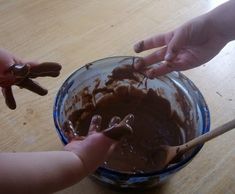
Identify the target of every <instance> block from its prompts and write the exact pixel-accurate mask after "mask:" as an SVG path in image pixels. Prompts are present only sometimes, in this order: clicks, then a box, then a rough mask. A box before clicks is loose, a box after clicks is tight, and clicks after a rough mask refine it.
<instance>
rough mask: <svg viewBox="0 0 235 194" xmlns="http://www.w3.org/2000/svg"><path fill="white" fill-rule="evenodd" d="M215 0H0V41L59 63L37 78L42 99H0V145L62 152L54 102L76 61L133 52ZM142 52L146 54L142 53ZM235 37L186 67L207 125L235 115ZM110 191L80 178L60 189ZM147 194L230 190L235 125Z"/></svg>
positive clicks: (19, 94) (234, 182) (86, 193)
mask: <svg viewBox="0 0 235 194" xmlns="http://www.w3.org/2000/svg"><path fill="white" fill-rule="evenodd" d="M222 2H223V1H220V0H206V1H205V0H197V1H195V0H177V1H172V0H122V1H120V0H111V1H110V0H102V1H98V0H97V1H95V0H67V1H63V0H53V1H49V0H38V1H33V0H18V1H16V0H0V46H1V47H3V48H6V49H8V50H10V51H12V52H13V53H15V54H16V55H18V56H20V57H22V58H24V59H29V60H38V61H41V62H42V61H57V62H59V63H61V64H62V65H63V70H62V73H61V76H60V77H59V78H53V79H51V78H44V79H38V81H39V82H40V83H41V84H42V85H44V86H46V87H47V88H48V89H49V94H48V95H47V96H45V97H40V96H37V95H35V94H33V93H31V92H29V91H25V90H21V89H19V88H17V87H15V88H14V95H15V98H16V100H17V109H16V110H14V111H11V110H9V109H8V108H7V107H6V105H5V104H4V100H3V97H2V98H1V99H0V107H1V114H0V120H1V124H0V134H1V136H0V149H1V151H2V152H3V151H11V152H20V151H43V150H44V151H45V150H61V149H62V144H61V142H60V140H59V138H58V136H57V134H56V132H55V127H54V123H53V118H52V107H53V102H54V98H55V95H56V92H57V91H58V88H59V87H60V85H61V84H62V82H63V81H64V80H65V79H66V77H67V76H68V75H69V74H70V73H71V72H73V71H74V70H76V69H77V68H79V67H80V66H81V65H83V64H85V63H88V62H91V61H93V60H96V59H100V58H104V57H108V56H114V55H134V52H133V50H132V46H133V44H134V43H135V42H137V41H138V40H141V39H143V38H145V37H148V36H151V35H154V34H157V33H161V32H166V31H168V30H171V29H173V28H174V27H177V26H178V25H180V24H182V23H183V22H185V21H187V20H189V19H191V18H193V17H196V16H198V15H200V14H202V13H205V12H207V11H209V10H211V9H212V8H214V7H215V6H217V5H219V4H221V3H222ZM145 54H146V53H145ZM234 56H235V43H234V42H231V43H229V44H228V45H227V46H226V47H225V48H224V49H223V50H222V51H221V52H220V54H219V55H217V56H216V57H215V58H214V59H213V60H211V61H210V62H208V63H207V64H205V65H203V66H201V67H199V68H196V69H193V70H189V71H185V72H184V73H185V74H186V75H187V76H188V77H189V78H190V79H191V80H193V82H194V83H195V84H196V86H197V87H198V88H199V89H200V90H201V92H202V94H203V95H204V97H205V99H206V101H207V103H208V106H209V109H210V112H211V126H212V128H213V127H216V126H218V125H220V124H222V123H223V122H226V121H228V120H230V119H232V118H234V115H235V58H234ZM66 193H68V194H73V193H74V194H75V193H83V194H91V193H96V194H106V193H109V194H115V193H117V192H115V191H111V190H109V189H107V188H105V187H103V186H100V185H97V184H96V183H94V182H92V181H91V180H90V179H88V178H86V179H84V180H83V181H81V182H80V183H78V184H76V185H74V186H73V187H71V188H68V189H66V190H64V191H60V192H58V194H66ZM143 193H144V192H143ZM146 193H150V194H158V193H163V194H166V193H197V194H205V193H213V194H216V193H221V194H224V193H226V194H232V193H235V131H231V132H228V133H227V134H224V135H223V136H221V137H218V138H217V139H215V140H212V141H210V142H208V143H207V144H206V145H205V146H204V147H203V149H202V150H201V151H200V153H199V154H198V155H197V156H196V158H195V159H194V160H193V161H192V162H191V163H190V164H189V165H188V166H187V167H185V168H184V169H183V170H181V171H180V172H179V173H177V174H176V175H175V176H173V177H172V178H171V179H170V180H169V181H168V182H167V183H166V184H165V185H163V186H161V187H159V188H156V189H154V190H151V191H148V192H146Z"/></svg>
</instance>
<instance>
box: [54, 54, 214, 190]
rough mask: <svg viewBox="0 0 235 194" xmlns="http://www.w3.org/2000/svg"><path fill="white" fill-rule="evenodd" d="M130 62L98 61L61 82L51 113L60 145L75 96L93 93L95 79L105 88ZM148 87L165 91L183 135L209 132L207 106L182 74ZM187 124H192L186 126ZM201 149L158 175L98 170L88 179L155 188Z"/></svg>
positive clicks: (76, 105)
mask: <svg viewBox="0 0 235 194" xmlns="http://www.w3.org/2000/svg"><path fill="white" fill-rule="evenodd" d="M133 59H134V57H123V56H120V57H119V56H118V57H110V58H105V59H101V60H98V61H95V62H92V63H89V64H87V65H84V66H83V67H81V68H79V69H78V70H76V71H75V72H73V73H72V74H71V75H70V76H69V77H68V78H67V79H66V80H65V81H64V83H63V85H62V86H61V88H60V89H59V91H58V93H57V96H56V99H55V104H54V110H53V116H54V123H55V127H56V130H57V132H58V135H59V137H60V139H61V141H62V142H63V144H67V143H68V140H67V138H66V136H65V135H64V134H63V131H62V126H63V123H64V122H65V121H66V120H67V119H68V116H69V115H70V114H71V112H73V111H74V110H77V109H79V108H80V106H81V105H80V104H79V102H78V103H74V98H76V94H78V92H79V91H81V89H83V88H84V87H86V86H89V87H90V88H91V89H92V87H93V86H94V80H95V79H97V78H99V79H100V80H101V85H102V83H103V84H104V83H105V79H106V78H107V75H110V73H111V72H112V70H113V68H114V67H117V66H118V65H122V64H131V63H132V62H133ZM102 81H103V82H102ZM148 87H152V88H154V89H156V88H160V89H162V90H164V92H163V95H164V96H163V97H164V98H166V99H168V100H169V101H170V103H171V107H172V109H174V110H175V111H176V112H177V113H178V115H179V117H180V118H181V119H182V120H184V121H186V122H185V123H188V125H187V126H186V127H185V129H183V130H185V132H186V133H187V132H188V131H189V130H190V128H193V129H194V135H193V137H196V136H199V135H201V134H204V133H206V132H208V131H209V128H210V114H209V110H208V107H207V105H206V102H205V100H204V98H203V96H202V94H201V92H200V91H199V90H198V88H197V87H196V86H195V85H194V84H193V83H192V81H190V80H189V79H188V78H187V77H185V76H184V75H183V74H182V73H178V72H173V73H170V74H167V75H165V76H162V77H160V78H158V79H153V80H149V82H148ZM177 96H181V97H182V96H183V99H184V103H182V102H181V103H180V102H179V100H177ZM187 121H188V122H187ZM189 121H190V123H191V124H189ZM193 137H191V138H193ZM202 146H203V145H201V146H198V147H196V148H194V149H192V151H190V152H189V153H187V155H185V157H184V158H183V159H182V160H181V161H180V162H178V163H175V164H172V165H170V166H168V167H167V168H166V169H164V170H161V171H152V172H149V173H125V172H119V171H115V170H114V169H108V168H105V167H103V166H101V167H99V168H98V169H97V170H96V171H95V172H94V173H93V174H92V175H91V176H92V177H93V178H95V179H96V180H98V181H99V182H101V183H104V184H106V185H108V186H112V187H115V188H120V189H125V188H128V189H146V188H150V187H154V186H157V185H159V184H160V183H163V182H164V181H165V180H167V179H168V178H169V177H170V176H171V175H173V174H174V173H176V172H177V171H179V170H180V169H182V168H183V167H185V166H186V165H187V164H188V163H189V162H190V161H191V160H192V159H193V158H194V157H195V156H196V154H198V152H199V151H200V149H201V148H202Z"/></svg>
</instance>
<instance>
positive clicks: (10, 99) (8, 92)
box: [2, 86, 16, 110]
mask: <svg viewBox="0 0 235 194" xmlns="http://www.w3.org/2000/svg"><path fill="white" fill-rule="evenodd" d="M2 94H3V96H4V98H5V102H6V105H7V106H8V107H9V108H10V109H12V110H13V109H15V108H16V102H15V99H14V96H13V93H12V88H11V86H9V87H5V88H2Z"/></svg>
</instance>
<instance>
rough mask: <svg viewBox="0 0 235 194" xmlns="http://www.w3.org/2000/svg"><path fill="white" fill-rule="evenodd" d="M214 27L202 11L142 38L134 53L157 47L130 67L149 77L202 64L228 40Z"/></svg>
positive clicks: (215, 53)
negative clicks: (180, 22)
mask: <svg viewBox="0 0 235 194" xmlns="http://www.w3.org/2000/svg"><path fill="white" fill-rule="evenodd" d="M216 29H217V28H215V27H214V25H213V22H211V20H210V19H209V17H208V16H207V15H206V14H205V15H202V16H200V17H197V18H195V19H193V20H190V21H189V22H187V23H185V24H183V25H182V26H180V27H178V28H176V29H175V30H173V31H170V32H167V33H164V34H160V35H156V36H153V37H151V38H148V39H145V40H142V41H140V42H138V43H137V44H136V45H135V46H134V50H135V52H137V53H139V52H142V51H146V50H149V49H153V48H158V50H157V51H155V52H153V53H152V54H150V55H147V56H145V57H143V58H141V59H140V60H137V61H136V63H135V65H134V67H135V68H136V69H137V70H142V71H143V72H144V73H145V74H146V76H148V77H149V78H154V77H156V76H160V75H163V74H166V73H169V72H171V71H182V70H187V69H191V68H194V67H197V66H199V65H201V64H203V63H206V62H207V61H209V60H211V59H212V58H213V57H214V56H215V55H217V54H218V53H219V52H220V50H221V49H222V48H223V47H224V46H225V45H226V43H227V42H228V40H227V39H226V38H225V37H224V36H223V35H222V34H221V33H219V32H218V31H217V30H216ZM159 62H160V63H159ZM154 63H155V65H153V64H154ZM156 63H158V64H156Z"/></svg>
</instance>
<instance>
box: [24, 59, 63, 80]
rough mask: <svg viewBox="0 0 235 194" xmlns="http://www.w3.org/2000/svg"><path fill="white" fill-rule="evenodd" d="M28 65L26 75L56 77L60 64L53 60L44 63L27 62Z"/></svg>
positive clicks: (31, 76)
mask: <svg viewBox="0 0 235 194" xmlns="http://www.w3.org/2000/svg"><path fill="white" fill-rule="evenodd" d="M27 64H28V65H29V67H30V70H29V74H28V77H30V78H36V77H45V76H50V77H57V76H58V75H59V74H60V70H61V68H62V67H61V65H60V64H59V63H55V62H44V63H40V64H38V63H35V62H28V63H27Z"/></svg>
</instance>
